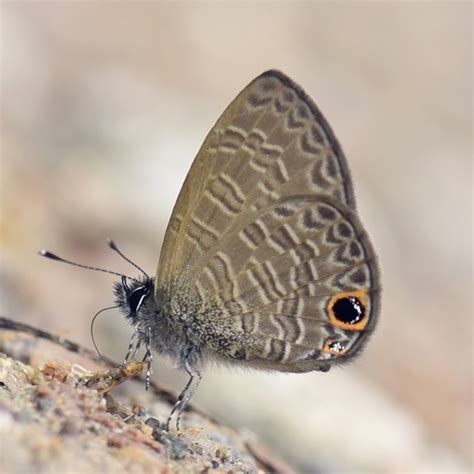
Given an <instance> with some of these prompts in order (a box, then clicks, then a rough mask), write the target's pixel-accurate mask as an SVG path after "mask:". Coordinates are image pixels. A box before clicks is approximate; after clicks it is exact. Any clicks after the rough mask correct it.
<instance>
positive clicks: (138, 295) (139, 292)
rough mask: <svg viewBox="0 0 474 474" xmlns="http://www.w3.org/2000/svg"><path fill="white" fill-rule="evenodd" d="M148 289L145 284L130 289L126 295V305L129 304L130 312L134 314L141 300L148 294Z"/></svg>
mask: <svg viewBox="0 0 474 474" xmlns="http://www.w3.org/2000/svg"><path fill="white" fill-rule="evenodd" d="M149 293H150V290H149V288H147V287H146V286H139V287H138V288H136V289H135V290H133V291H132V293H131V294H130V296H129V297H128V306H130V312H131V313H132V314H136V313H137V311H138V310H139V309H140V306H141V305H142V303H143V300H144V299H145V298H146V297H147V296H148V295H149Z"/></svg>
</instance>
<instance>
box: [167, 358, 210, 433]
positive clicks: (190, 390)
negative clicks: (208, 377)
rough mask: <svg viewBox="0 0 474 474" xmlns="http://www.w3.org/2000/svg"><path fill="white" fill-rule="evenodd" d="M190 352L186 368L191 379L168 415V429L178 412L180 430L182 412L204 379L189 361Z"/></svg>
mask: <svg viewBox="0 0 474 474" xmlns="http://www.w3.org/2000/svg"><path fill="white" fill-rule="evenodd" d="M189 354H190V352H188V354H187V355H186V358H185V360H184V369H185V370H186V372H187V373H188V375H189V380H188V382H187V384H186V386H185V387H184V389H183V391H182V392H181V393H180V394H179V397H178V401H177V402H176V403H175V405H174V407H173V409H172V410H171V413H170V414H169V416H168V421H167V422H166V431H169V429H170V423H171V418H172V417H173V415H174V414H175V413H177V414H176V430H177V431H179V430H180V423H181V414H182V413H183V410H184V408H185V407H186V405H187V404H188V402H189V401H190V400H191V398H192V397H193V395H194V393H195V392H196V389H197V387H198V385H199V383H200V382H201V379H202V375H201V373H200V372H199V371H198V370H197V369H195V368H194V367H192V366H191V364H190V363H189Z"/></svg>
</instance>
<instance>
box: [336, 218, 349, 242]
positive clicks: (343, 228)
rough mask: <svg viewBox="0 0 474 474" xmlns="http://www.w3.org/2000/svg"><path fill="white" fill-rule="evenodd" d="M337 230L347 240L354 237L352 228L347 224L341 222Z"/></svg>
mask: <svg viewBox="0 0 474 474" xmlns="http://www.w3.org/2000/svg"><path fill="white" fill-rule="evenodd" d="M337 230H338V232H339V235H340V236H341V237H344V238H345V239H348V238H349V237H350V236H351V235H352V232H351V228H350V227H349V225H348V224H346V223H345V222H340V223H339V225H338V226H337Z"/></svg>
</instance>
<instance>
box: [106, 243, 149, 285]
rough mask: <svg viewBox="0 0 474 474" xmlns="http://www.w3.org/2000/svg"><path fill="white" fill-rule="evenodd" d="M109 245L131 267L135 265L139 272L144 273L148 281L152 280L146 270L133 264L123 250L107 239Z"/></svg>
mask: <svg viewBox="0 0 474 474" xmlns="http://www.w3.org/2000/svg"><path fill="white" fill-rule="evenodd" d="M107 244H108V246H109V247H110V248H111V249H112V250H113V251H115V252H117V253H118V254H119V255H120V256H121V257H122V258H123V259H124V260H125V261H126V262H128V263H129V264H130V265H133V266H134V267H135V268H136V269H137V270H139V271H140V272H142V273H143V274H144V275H145V276H146V277H147V278H148V279H149V278H150V277H149V275H148V274H147V272H146V271H145V270H143V269H142V268H140V267H139V266H138V265H137V264H136V263H135V262H132V261H131V260H130V259H129V258H128V257H126V256H125V255H124V254H123V253H122V252H121V250H120V249H119V248H118V247H117V245H116V243H115V242H114V241H113V240H112V239H107Z"/></svg>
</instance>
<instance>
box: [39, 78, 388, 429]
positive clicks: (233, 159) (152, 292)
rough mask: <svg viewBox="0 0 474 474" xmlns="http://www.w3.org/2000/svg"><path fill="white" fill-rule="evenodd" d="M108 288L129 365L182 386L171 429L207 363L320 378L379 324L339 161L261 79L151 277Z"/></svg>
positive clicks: (283, 94) (204, 159) (211, 138)
mask: <svg viewBox="0 0 474 474" xmlns="http://www.w3.org/2000/svg"><path fill="white" fill-rule="evenodd" d="M110 246H111V247H112V248H113V249H114V250H116V251H117V252H119V253H120V254H121V252H120V251H119V250H118V248H117V247H116V245H115V244H114V243H113V242H110ZM50 255H51V254H50ZM121 255H122V256H123V254H121ZM45 256H47V255H45ZM124 258H125V257H124ZM137 268H139V267H138V266H137ZM114 288H115V290H114V291H115V298H116V302H117V306H119V307H120V309H121V310H122V312H123V314H124V316H125V317H126V318H127V319H128V320H129V321H130V322H131V324H132V325H133V327H134V334H133V336H132V342H131V343H130V347H129V351H128V354H127V357H126V361H127V360H128V359H129V358H130V357H132V356H133V355H134V354H135V353H136V351H137V350H138V348H139V347H140V346H144V347H145V348H146V354H145V359H146V360H147V361H148V364H149V371H148V377H149V375H150V372H151V360H152V354H153V352H155V353H157V354H160V355H164V356H168V357H170V358H171V359H172V360H173V361H175V362H176V363H177V364H178V366H179V367H180V368H182V369H183V370H185V371H186V372H187V374H188V375H189V381H188V383H187V384H186V387H185V388H184V390H183V391H182V393H181V395H180V396H179V399H178V402H177V403H176V405H175V406H174V408H173V410H172V412H171V414H170V416H169V418H168V423H167V429H169V425H170V420H171V418H172V416H173V415H174V414H176V415H177V418H176V427H177V429H179V427H180V417H181V414H182V412H183V409H184V408H185V406H186V404H187V403H188V402H189V400H190V399H191V398H192V396H193V394H194V392H195V390H196V388H197V386H198V384H199V382H200V380H201V370H202V368H203V367H204V366H205V365H206V364H207V363H209V362H217V363H223V364H227V365H229V364H230V365H236V364H237V365H240V366H243V367H251V368H255V369H264V370H275V371H280V372H295V373H298V372H311V371H322V372H325V371H328V370H329V369H330V368H331V367H332V366H333V365H336V364H341V363H344V362H347V361H350V360H351V359H353V358H354V357H355V356H356V355H357V354H359V353H360V351H361V350H362V348H363V347H364V345H365V343H366V342H367V340H368V338H369V336H370V334H371V333H372V332H373V330H374V328H375V325H376V322H377V319H378V315H379V311H380V293H381V290H380V276H379V270H378V264H377V258H376V255H375V252H374V250H373V247H372V244H371V242H370V240H369V237H368V235H367V233H366V231H365V229H364V227H363V225H362V223H361V221H360V219H359V216H358V214H357V210H356V203H355V197H354V190H353V186H352V181H351V176H350V172H349V168H348V164H347V161H346V158H345V156H344V153H343V151H342V149H341V147H340V145H339V143H338V141H337V139H336V137H335V135H334V133H333V131H332V130H331V127H330V126H329V124H328V122H327V121H326V119H325V118H324V116H323V115H322V113H321V112H320V110H319V109H318V107H317V106H316V105H315V103H314V102H313V101H312V99H311V98H310V97H309V96H308V95H307V94H306V93H305V92H304V91H303V89H302V88H301V87H299V86H298V85H297V84H295V83H294V82H293V81H292V80H291V79H290V78H289V77H288V76H286V75H285V74H283V73H282V72H279V71H275V70H270V71H267V72H265V73H263V74H261V75H260V76H258V77H257V78H256V79H254V80H253V81H252V82H251V83H250V84H249V85H247V86H246V87H245V88H244V89H243V90H242V92H240V94H239V95H238V96H237V97H236V98H235V99H234V100H233V101H232V102H231V103H230V105H229V106H228V107H227V109H226V110H225V111H224V113H223V114H222V116H221V117H220V118H219V120H218V121H217V122H216V124H215V125H214V127H213V128H212V129H211V131H210V132H209V134H208V135H207V137H206V139H205V141H204V143H203V145H202V147H201V149H200V151H199V153H198V154H197V156H196V158H195V160H194V162H193V164H192V166H191V169H190V170H189V172H188V175H187V177H186V179H185V182H184V184H183V186H182V189H181V191H180V193H179V196H178V199H177V201H176V204H175V206H174V209H173V212H172V215H171V218H170V221H169V224H168V227H167V230H166V234H165V238H164V242H163V246H162V250H161V255H160V260H159V264H158V268H157V272H156V277H155V278H152V277H150V276H148V275H147V274H146V273H145V272H143V271H142V276H140V277H138V278H129V277H126V276H124V275H122V278H121V280H120V281H119V282H117V283H116V284H115V287H114Z"/></svg>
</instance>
